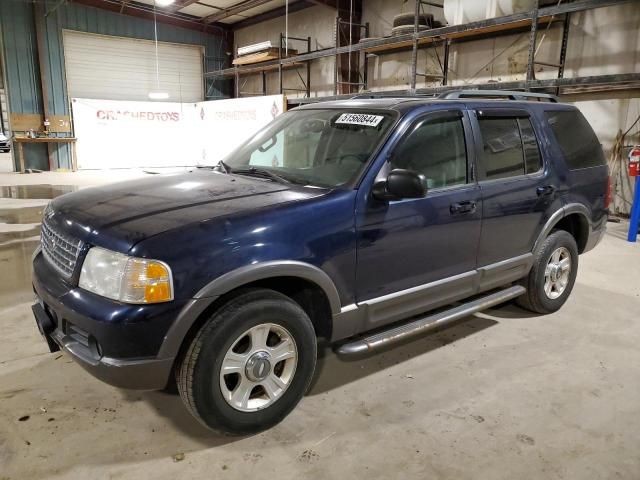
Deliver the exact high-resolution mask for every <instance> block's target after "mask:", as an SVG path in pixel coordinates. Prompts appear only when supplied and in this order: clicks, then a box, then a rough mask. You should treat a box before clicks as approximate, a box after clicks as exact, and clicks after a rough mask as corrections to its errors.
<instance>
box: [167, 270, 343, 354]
mask: <svg viewBox="0 0 640 480" xmlns="http://www.w3.org/2000/svg"><path fill="white" fill-rule="evenodd" d="M248 288H269V289H272V290H275V291H277V292H280V293H283V294H284V295H286V296H288V297H289V298H291V299H292V300H293V301H295V302H296V303H298V305H300V307H301V308H302V309H303V310H305V312H306V313H307V315H309V317H310V319H311V321H312V323H313V325H314V328H315V329H316V334H317V335H318V336H319V337H323V338H327V339H330V338H331V335H332V328H333V315H335V314H337V313H339V312H340V309H341V302H340V297H339V295H338V290H337V289H336V287H335V285H334V283H333V281H332V280H331V278H329V276H328V275H327V274H326V273H325V272H324V271H322V270H320V269H319V268H318V267H315V266H313V265H310V264H307V263H304V262H296V261H273V262H264V263H258V264H255V265H248V266H245V267H241V268H238V269H236V270H232V271H231V272H228V273H226V274H224V275H222V276H220V277H218V278H216V279H215V280H213V281H212V282H210V283H209V284H207V285H206V286H205V287H203V288H202V289H201V290H200V291H199V292H198V293H197V294H196V295H195V296H194V298H193V299H192V300H191V301H190V302H189V303H188V304H187V305H186V306H185V307H184V308H183V310H182V311H181V313H180V314H179V315H178V317H177V318H176V320H175V321H174V323H173V324H172V326H171V327H170V329H169V331H168V332H167V335H166V336H165V340H164V342H163V344H162V346H161V348H160V352H159V353H158V357H160V358H169V357H174V358H176V359H177V358H178V357H179V356H180V352H181V351H182V350H183V349H184V348H183V346H184V344H185V341H188V340H189V339H190V338H191V337H193V335H194V333H195V332H197V330H198V329H199V328H200V326H201V325H202V323H203V322H204V321H205V320H206V318H208V316H209V315H211V314H212V313H213V312H214V311H215V310H217V309H218V308H219V307H220V306H222V305H223V304H225V303H227V302H228V301H229V300H230V299H231V298H233V297H234V296H236V295H237V294H239V293H242V292H243V291H246V289H248Z"/></svg>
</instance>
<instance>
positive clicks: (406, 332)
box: [335, 285, 526, 355]
mask: <svg viewBox="0 0 640 480" xmlns="http://www.w3.org/2000/svg"><path fill="white" fill-rule="evenodd" d="M525 292H526V289H525V288H524V287H523V286H521V285H514V286H513V287H509V288H507V289H505V290H501V291H499V292H496V293H492V294H490V295H486V296H484V297H482V298H478V299H476V300H472V301H470V302H468V303H465V304H462V305H459V306H457V307H453V308H450V309H449V310H445V311H442V312H439V313H435V314H433V315H429V316H427V317H423V318H420V319H418V320H414V321H413V322H410V323H405V324H404V325H400V326H399V327H396V328H393V329H391V330H385V331H383V332H380V333H376V334H374V335H371V336H368V337H364V338H360V339H358V340H354V341H352V342H349V343H345V344H343V345H340V346H339V347H337V348H336V350H335V351H336V353H338V354H340V355H353V354H357V353H364V352H370V351H372V350H375V349H378V348H381V347H384V346H387V345H391V344H393V343H395V342H399V341H401V340H405V339H407V338H411V337H415V336H417V335H420V334H422V333H425V332H428V331H430V330H433V329H435V328H437V327H441V326H443V325H447V324H448V323H451V322H454V321H456V320H459V319H461V318H464V317H466V316H469V315H472V314H474V313H476V312H480V311H482V310H486V309H487V308H491V307H493V306H495V305H499V304H500V303H504V302H506V301H508V300H511V299H513V298H516V297H519V296H520V295H522V294H523V293H525Z"/></svg>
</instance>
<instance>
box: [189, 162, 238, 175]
mask: <svg viewBox="0 0 640 480" xmlns="http://www.w3.org/2000/svg"><path fill="white" fill-rule="evenodd" d="M196 168H198V169H200V170H220V171H221V172H222V173H231V167H230V166H229V165H227V164H226V163H224V162H223V161H222V160H220V161H219V162H218V163H216V164H215V165H196Z"/></svg>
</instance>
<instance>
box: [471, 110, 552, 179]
mask: <svg viewBox="0 0 640 480" xmlns="http://www.w3.org/2000/svg"><path fill="white" fill-rule="evenodd" d="M478 124H479V125H480V133H481V135H482V158H481V159H482V167H483V170H484V177H483V179H484V180H496V179H500V178H509V177H517V176H521V175H526V174H531V173H536V172H538V171H539V170H540V169H541V168H542V158H541V157H540V150H539V148H538V141H537V139H536V136H535V133H534V131H533V127H532V125H531V120H529V118H527V117H504V116H500V117H491V116H490V115H489V116H487V117H482V118H479V119H478Z"/></svg>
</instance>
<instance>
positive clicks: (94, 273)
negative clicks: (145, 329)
mask: <svg viewBox="0 0 640 480" xmlns="http://www.w3.org/2000/svg"><path fill="white" fill-rule="evenodd" d="M79 286H80V287H81V288H84V289H85V290H88V291H90V292H93V293H95V294H97V295H101V296H103V297H107V298H111V299H112V300H118V301H120V302H124V303H159V302H168V301H170V300H173V280H172V278H171V269H170V268H169V266H168V265H167V264H165V263H163V262H160V261H158V260H148V259H146V258H135V257H130V256H129V255H123V254H122V253H117V252H112V251H110V250H106V249H104V248H100V247H93V248H91V249H90V250H89V252H88V253H87V257H86V258H85V260H84V263H83V264H82V271H81V272H80V282H79Z"/></svg>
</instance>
